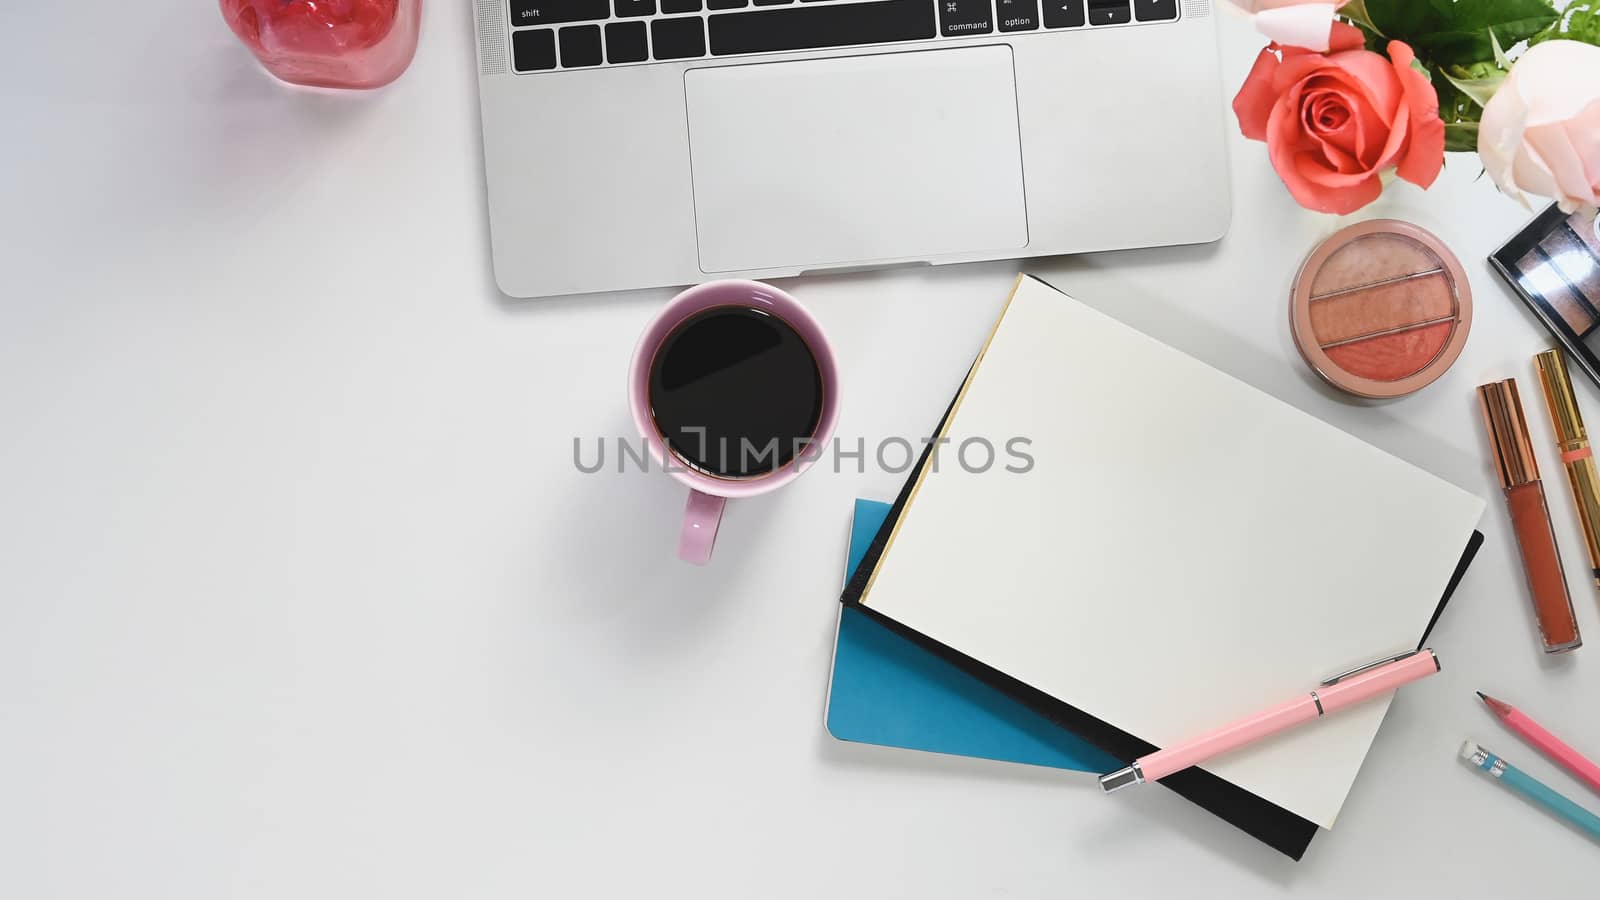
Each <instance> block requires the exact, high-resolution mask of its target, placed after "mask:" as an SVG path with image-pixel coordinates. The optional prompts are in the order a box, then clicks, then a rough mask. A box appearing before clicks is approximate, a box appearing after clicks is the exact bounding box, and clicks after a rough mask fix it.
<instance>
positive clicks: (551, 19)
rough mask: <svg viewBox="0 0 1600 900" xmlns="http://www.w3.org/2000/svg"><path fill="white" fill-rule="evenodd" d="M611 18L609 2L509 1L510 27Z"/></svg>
mask: <svg viewBox="0 0 1600 900" xmlns="http://www.w3.org/2000/svg"><path fill="white" fill-rule="evenodd" d="M610 17H611V0H511V24H512V25H561V24H564V23H566V22H592V21H595V20H598V19H609V18H610Z"/></svg>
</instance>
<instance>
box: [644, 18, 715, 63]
mask: <svg viewBox="0 0 1600 900" xmlns="http://www.w3.org/2000/svg"><path fill="white" fill-rule="evenodd" d="M650 46H651V48H652V49H653V50H654V51H655V58H656V59H689V58H691V57H695V56H705V55H706V31H705V29H704V28H702V27H701V26H700V17H698V16H689V17H686V18H682V19H656V20H655V21H654V22H651V23H650Z"/></svg>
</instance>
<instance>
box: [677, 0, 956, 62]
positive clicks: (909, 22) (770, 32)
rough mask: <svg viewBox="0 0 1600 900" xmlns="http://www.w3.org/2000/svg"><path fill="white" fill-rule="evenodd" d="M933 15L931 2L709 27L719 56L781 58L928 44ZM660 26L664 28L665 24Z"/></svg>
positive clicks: (798, 10) (851, 7) (778, 12)
mask: <svg viewBox="0 0 1600 900" xmlns="http://www.w3.org/2000/svg"><path fill="white" fill-rule="evenodd" d="M946 2H949V0H939V3H941V4H943V3H946ZM941 8H942V7H941ZM933 10H934V7H933V4H932V3H929V2H928V0H880V2H877V3H850V4H838V3H830V4H826V5H822V6H790V7H786V8H783V9H758V10H753V11H751V12H742V13H720V14H718V15H714V16H712V17H710V18H709V19H708V20H707V26H706V28H707V31H708V32H709V34H710V36H711V53H712V55H714V56H732V55H736V54H740V53H778V52H781V51H784V50H811V49H814V48H820V47H844V46H849V45H851V44H890V43H894V42H896V41H925V40H927V39H928V38H931V37H933V36H934V33H935V32H936V31H937V30H938V29H937V27H936V25H935V23H934V13H933ZM656 24H658V25H659V24H661V22H660V20H657V22H656ZM963 33H966V32H963ZM657 58H658V59H659V58H660V57H659V56H658V57H657Z"/></svg>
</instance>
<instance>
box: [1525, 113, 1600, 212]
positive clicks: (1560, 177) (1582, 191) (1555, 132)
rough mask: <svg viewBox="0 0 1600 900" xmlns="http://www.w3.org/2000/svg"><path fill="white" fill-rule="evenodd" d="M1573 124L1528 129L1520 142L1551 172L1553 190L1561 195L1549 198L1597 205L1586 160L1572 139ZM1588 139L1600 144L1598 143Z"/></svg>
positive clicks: (1552, 194) (1599, 200)
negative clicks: (1524, 143) (1554, 188)
mask: <svg viewBox="0 0 1600 900" xmlns="http://www.w3.org/2000/svg"><path fill="white" fill-rule="evenodd" d="M1596 108H1597V109H1600V103H1597V104H1596ZM1575 124H1577V123H1575V122H1557V123H1552V124H1549V125H1536V126H1534V127H1532V128H1529V129H1528V131H1527V133H1526V134H1525V135H1524V136H1523V140H1524V141H1525V142H1526V143H1527V146H1528V148H1529V149H1531V150H1532V151H1534V153H1536V154H1538V157H1539V160H1540V162H1542V163H1543V164H1544V168H1545V169H1547V170H1548V171H1549V172H1550V176H1551V180H1552V181H1553V182H1554V184H1555V187H1556V190H1557V191H1559V192H1560V193H1559V194H1556V193H1551V194H1550V196H1552V197H1556V198H1558V199H1569V198H1570V199H1571V200H1574V201H1576V202H1578V203H1584V204H1593V203H1597V202H1600V197H1596V184H1595V181H1594V180H1591V179H1590V177H1589V174H1588V172H1587V171H1585V170H1586V168H1587V167H1586V165H1585V160H1584V158H1583V155H1582V154H1581V153H1580V151H1579V147H1578V145H1577V144H1576V143H1575V142H1574V140H1573V139H1574V137H1576V136H1577V135H1578V129H1576V128H1575V127H1574V126H1575ZM1591 140H1592V142H1593V143H1595V144H1597V145H1600V140H1594V139H1591ZM1518 180H1519V181H1520V179H1518ZM1528 186H1529V187H1531V185H1528ZM1540 193H1546V192H1544V191H1541V192H1540Z"/></svg>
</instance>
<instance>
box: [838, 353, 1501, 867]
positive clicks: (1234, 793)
mask: <svg viewBox="0 0 1600 900" xmlns="http://www.w3.org/2000/svg"><path fill="white" fill-rule="evenodd" d="M969 376H970V373H969ZM954 408H955V401H954V400H951V403H950V406H949V407H947V408H946V409H945V412H944V415H943V416H942V417H941V418H940V420H939V424H938V426H937V427H935V428H934V431H933V433H934V434H942V433H943V432H944V426H945V421H946V420H947V419H948V418H949V417H950V413H951V411H952V410H953V409H954ZM934 447H935V444H934V443H932V442H930V443H929V444H928V445H927V447H926V448H925V449H924V450H923V451H922V457H921V459H919V460H918V461H917V465H916V466H914V467H913V468H912V470H911V473H910V477H909V478H907V479H906V483H905V485H904V486H903V487H902V488H901V489H900V493H899V495H898V496H897V497H895V501H894V506H893V507H892V508H891V509H890V511H889V515H888V517H887V518H885V519H884V522H883V526H882V527H881V528H879V529H878V534H877V536H876V537H874V538H873V540H872V546H871V547H869V548H868V549H867V553H866V556H864V557H863V558H862V560H861V565H860V566H858V567H857V568H856V571H855V574H854V575H853V576H851V578H850V582H849V583H848V584H846V585H845V589H844V594H843V596H842V597H841V598H840V600H841V602H843V603H845V604H847V605H850V606H854V607H855V608H856V609H859V610H861V611H862V612H864V613H866V614H867V615H869V616H872V617H873V618H875V619H877V620H878V621H880V622H882V623H884V624H885V625H886V626H888V627H889V628H891V629H892V630H894V631H895V632H897V633H899V634H902V635H904V636H906V637H907V638H909V639H911V640H913V641H916V642H917V643H918V644H921V645H922V646H924V647H927V648H928V649H930V650H932V651H933V652H935V653H937V654H939V655H940V656H943V657H944V658H946V659H949V660H950V661H951V662H953V663H955V664H956V665H959V666H961V667H962V668H963V669H966V670H967V671H969V672H971V673H973V674H974V675H976V676H977V677H978V678H981V679H983V680H984V681H986V682H989V683H990V684H993V685H994V686H996V687H998V688H1000V689H1001V690H1004V691H1006V692H1007V693H1009V694H1011V695H1012V696H1014V697H1016V698H1017V699H1019V700H1021V701H1022V702H1023V703H1026V704H1028V705H1029V706H1030V707H1032V708H1034V709H1036V710H1038V711H1039V712H1040V713H1041V714H1043V715H1044V716H1046V717H1047V718H1049V719H1050V720H1051V721H1053V722H1055V723H1056V724H1058V725H1060V726H1061V727H1062V728H1065V729H1067V730H1068V731H1071V732H1072V733H1073V734H1076V735H1078V736H1079V737H1081V738H1083V739H1084V740H1086V741H1088V742H1089V743H1091V744H1094V745H1095V746H1097V747H1099V748H1100V749H1102V750H1105V751H1106V752H1107V753H1110V754H1111V755H1113V756H1115V757H1117V758H1119V759H1126V760H1134V759H1137V758H1139V757H1141V756H1144V755H1145V754H1147V753H1153V752H1155V751H1156V750H1157V749H1159V748H1158V747H1156V746H1155V745H1154V744H1151V743H1149V742H1147V741H1143V740H1140V739H1139V738H1137V737H1135V736H1134V735H1131V734H1129V733H1127V732H1126V731H1123V730H1121V729H1119V728H1116V727H1114V726H1112V725H1111V724H1109V723H1107V722H1105V721H1103V720H1101V719H1097V718H1095V717H1094V716H1091V715H1089V714H1088V713H1085V712H1083V711H1082V710H1079V709H1077V708H1076V707H1074V706H1072V705H1070V704H1067V703H1064V702H1062V701H1061V700H1058V699H1056V698H1054V697H1052V696H1050V695H1049V694H1046V693H1044V692H1043V691H1039V690H1037V689H1035V688H1032V687H1029V686H1028V685H1026V684H1023V683H1022V682H1020V681H1018V680H1016V679H1015V678H1012V677H1010V676H1008V675H1006V674H1005V673H1004V672H1001V671H999V670H998V669H995V668H992V667H990V666H987V665H984V664H983V663H981V662H978V661H977V660H975V659H973V658H971V657H969V656H966V655H965V654H962V653H959V652H957V651H955V650H952V649H950V648H949V647H947V646H945V645H944V644H941V643H939V642H937V641H934V640H932V639H931V638H928V637H926V636H924V635H922V634H920V633H918V632H916V631H913V630H912V629H910V628H907V627H905V626H904V625H901V624H900V623H898V622H896V621H894V620H893V619H890V618H888V617H886V616H884V615H883V614H882V613H879V612H877V611H876V610H873V609H872V608H871V607H866V606H862V605H861V604H860V602H859V601H860V599H861V595H862V593H863V592H865V590H866V587H867V584H868V583H869V582H870V581H871V579H872V575H873V573H874V571H876V569H877V566H878V561H879V560H880V559H882V557H883V551H884V548H885V547H886V546H887V545H888V542H889V536H890V534H891V533H892V532H893V531H894V526H895V523H896V522H898V521H899V519H900V516H901V514H902V513H903V512H904V511H905V507H906V503H907V502H908V501H909V500H910V498H911V494H912V491H913V489H914V488H915V486H916V483H917V477H918V475H919V474H920V473H921V471H922V469H923V467H924V466H925V465H927V462H928V459H929V457H930V455H931V453H932V451H933V448H934ZM1482 544H1483V534H1482V533H1481V532H1477V531H1474V532H1473V534H1472V539H1471V540H1469V541H1468V542H1467V547H1466V550H1464V551H1463V552H1462V554H1461V562H1460V563H1458V564H1457V565H1456V569H1455V572H1454V573H1453V574H1452V575H1451V576H1450V582H1449V583H1448V584H1447V585H1445V589H1444V597H1443V598H1442V599H1441V600H1440V601H1439V605H1438V607H1437V608H1435V609H1434V611H1433V617H1432V618H1431V619H1430V620H1429V621H1428V626H1427V628H1426V629H1424V630H1423V632H1422V638H1421V639H1420V640H1419V641H1418V642H1417V647H1418V648H1419V649H1420V648H1421V647H1422V645H1423V644H1424V643H1426V642H1427V640H1428V635H1429V634H1430V633H1431V632H1432V631H1433V626H1434V624H1435V623H1437V622H1438V621H1439V615H1440V614H1441V613H1443V612H1444V608H1445V605H1446V604H1447V603H1449V602H1450V595H1451V594H1453V593H1455V589H1456V585H1458V584H1460V583H1461V579H1462V577H1463V576H1465V575H1466V572H1467V567H1468V566H1469V565H1471V564H1472V559H1473V557H1474V556H1476V555H1477V553H1478V548H1479V547H1480V546H1482ZM1160 783H1161V784H1163V785H1165V786H1166V787H1169V788H1171V789H1172V790H1174V791H1177V792H1178V793H1179V794H1180V795H1182V796H1183V797H1185V798H1186V799H1188V800H1189V801H1191V802H1193V803H1197V804H1199V805H1200V806H1202V807H1204V808H1205V809H1207V810H1209V811H1211V812H1212V813H1214V814H1215V815H1217V816H1220V817H1222V818H1223V819H1225V820H1227V821H1228V822H1230V823H1232V824H1233V825H1234V826H1235V827H1237V828H1239V829H1240V830H1242V831H1244V832H1245V833H1247V834H1249V835H1250V836H1251V837H1254V838H1255V839H1257V840H1259V841H1261V842H1263V843H1265V844H1267V845H1268V846H1270V847H1272V848H1273V849H1274V850H1277V851H1278V852H1280V853H1283V854H1285V855H1287V856H1289V857H1291V858H1293V859H1295V860H1298V859H1300V858H1301V857H1302V856H1304V855H1305V852H1306V848H1307V847H1309V846H1310V845H1311V839H1312V838H1313V837H1314V836H1316V833H1317V826H1316V824H1315V823H1313V822H1311V821H1310V820H1308V819H1304V818H1302V817H1300V816H1298V815H1295V814H1294V813H1292V812H1289V811H1288V810H1286V809H1284V808H1283V807H1281V806H1278V805H1277V804H1275V803H1272V802H1270V801H1268V800H1264V799H1262V798H1261V797H1259V796H1257V795H1255V794H1253V793H1251V792H1250V791H1247V790H1245V789H1244V788H1241V787H1239V786H1237V785H1235V784H1233V783H1231V782H1228V781H1224V780H1223V779H1221V778H1219V777H1217V776H1216V775H1213V774H1211V773H1210V772H1207V771H1205V770H1204V769H1200V768H1190V769H1185V770H1184V771H1182V772H1178V773H1176V774H1174V775H1169V776H1168V777H1166V778H1164V779H1162V780H1161V782H1160Z"/></svg>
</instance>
